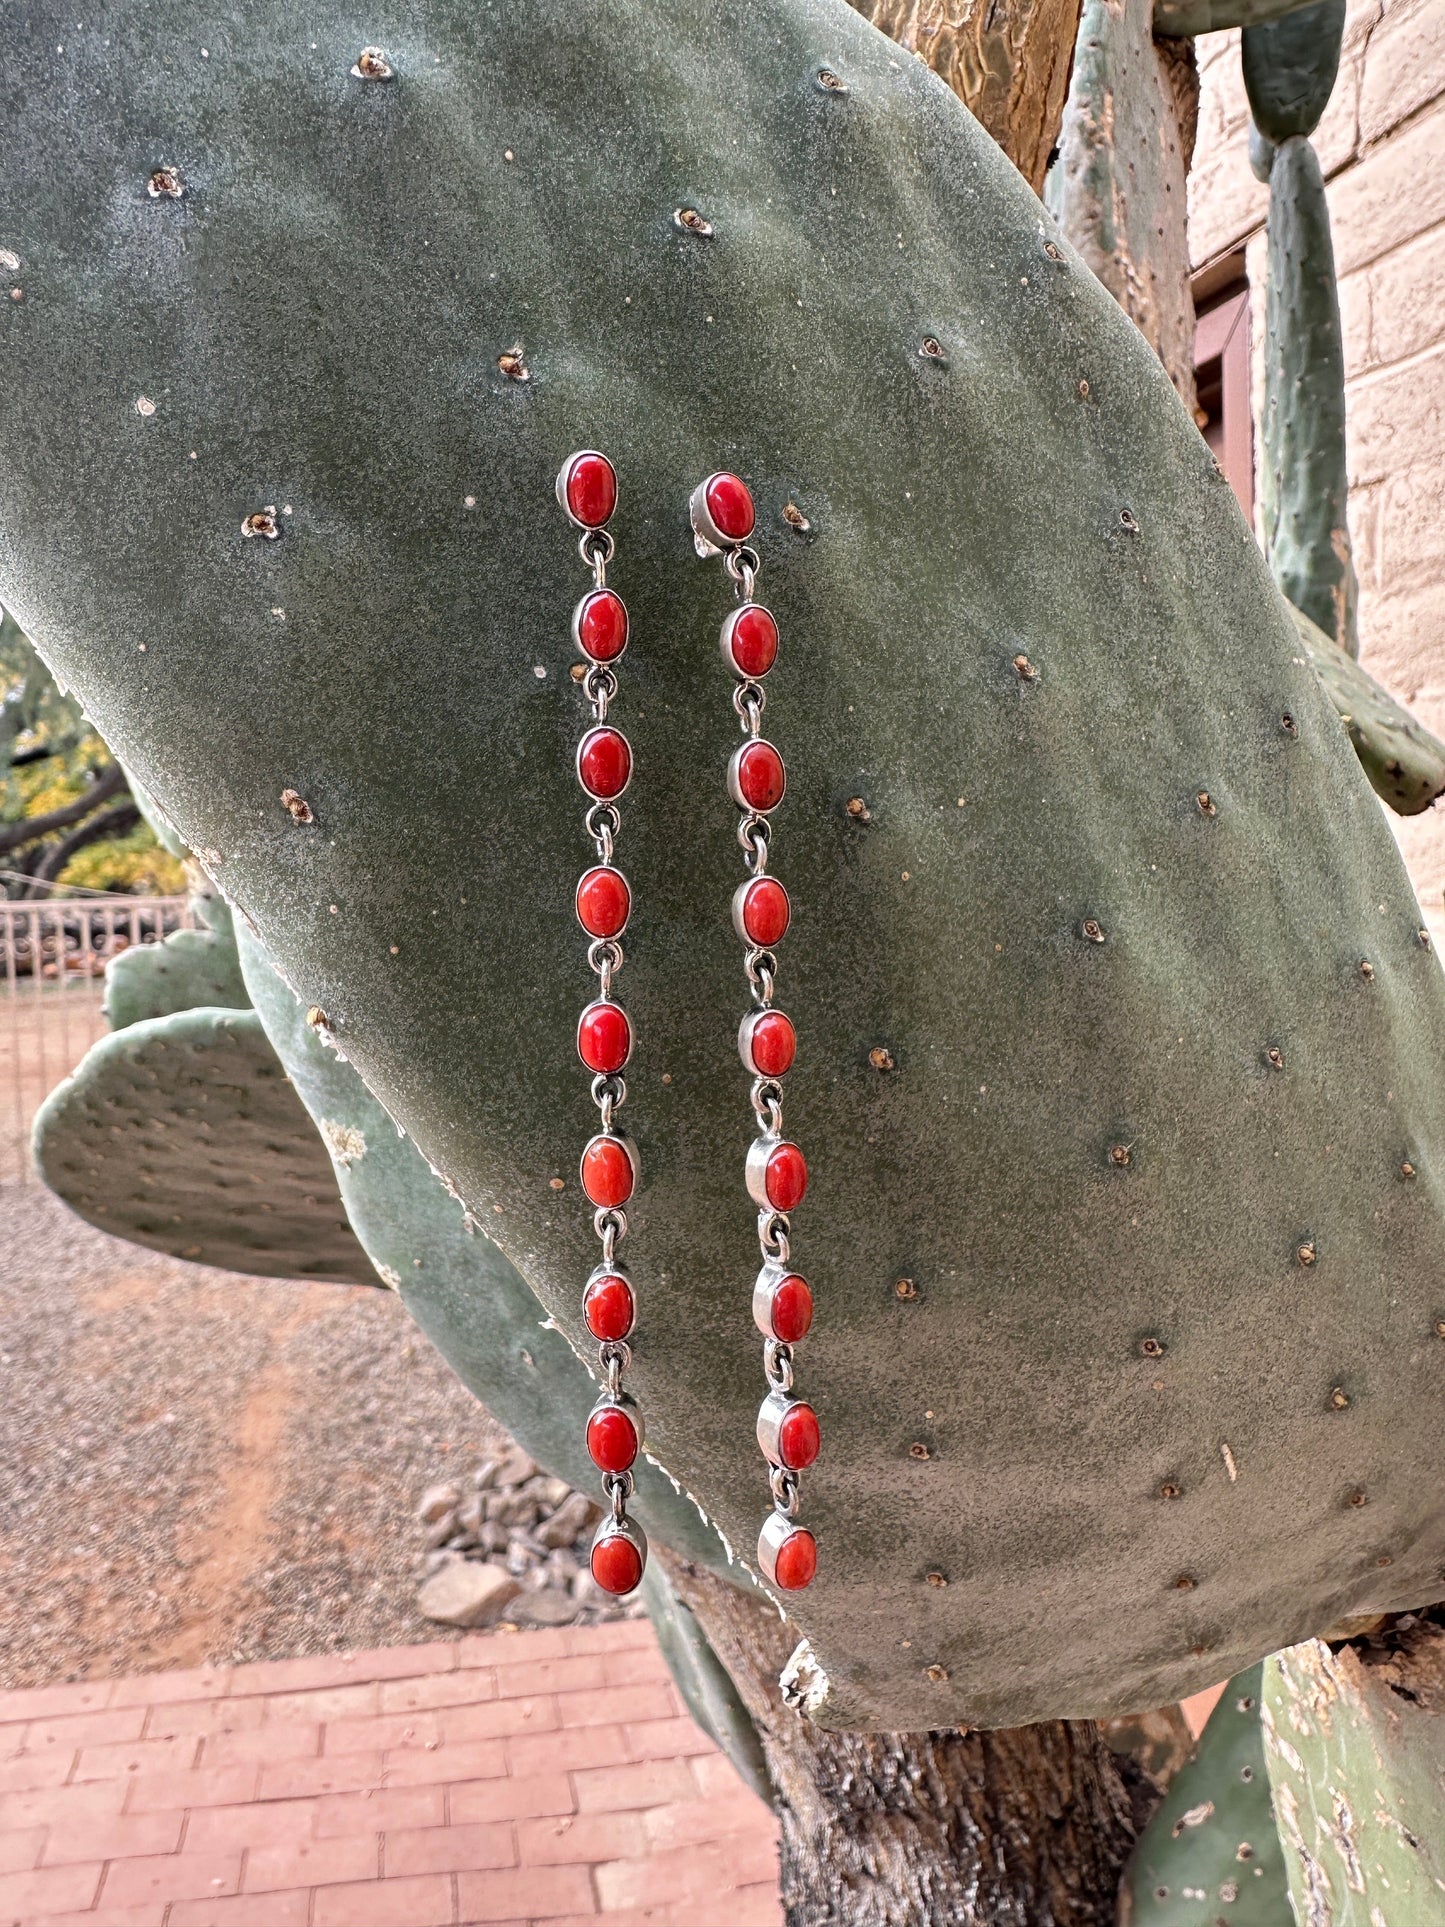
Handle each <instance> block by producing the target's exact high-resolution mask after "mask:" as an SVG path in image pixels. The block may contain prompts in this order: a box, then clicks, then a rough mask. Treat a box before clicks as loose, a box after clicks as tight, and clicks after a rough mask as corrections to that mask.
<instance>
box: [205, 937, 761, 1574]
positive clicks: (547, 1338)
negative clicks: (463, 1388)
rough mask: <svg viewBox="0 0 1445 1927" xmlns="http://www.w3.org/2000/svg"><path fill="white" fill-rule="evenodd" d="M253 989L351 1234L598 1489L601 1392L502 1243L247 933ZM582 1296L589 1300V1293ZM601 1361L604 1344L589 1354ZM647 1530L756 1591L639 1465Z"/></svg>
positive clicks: (483, 1393) (468, 1381) (514, 1420)
mask: <svg viewBox="0 0 1445 1927" xmlns="http://www.w3.org/2000/svg"><path fill="white" fill-rule="evenodd" d="M237 936H238V938H239V945H240V954H241V967H242V970H243V972H244V974H245V980H246V988H247V990H248V992H249V994H250V996H251V998H252V999H253V1000H254V1002H255V1006H256V1009H257V1012H258V1013H259V1015H260V1019H261V1022H262V1023H263V1024H264V1026H265V1028H266V1033H267V1035H268V1037H269V1038H270V1040H271V1043H272V1045H273V1046H274V1048H275V1051H276V1053H277V1055H278V1056H279V1057H280V1060H281V1063H282V1064H283V1065H284V1067H285V1070H286V1073H287V1076H288V1077H289V1078H290V1081H291V1084H292V1086H293V1087H294V1089H295V1092H296V1094H297V1095H298V1096H299V1097H300V1099H301V1102H302V1103H303V1104H304V1105H305V1107H306V1111H307V1114H308V1118H309V1121H310V1122H311V1123H312V1124H314V1125H315V1127H316V1129H317V1130H318V1131H319V1132H320V1133H321V1138H322V1141H323V1142H324V1143H325V1145H326V1147H327V1149H328V1150H329V1151H330V1153H331V1158H332V1162H333V1164H334V1166H335V1187H336V1188H338V1189H339V1190H340V1192H341V1198H342V1202H343V1204H344V1205H345V1207H346V1213H347V1217H348V1218H349V1220H350V1222H351V1226H352V1229H353V1230H354V1232H355V1233H356V1236H357V1237H358V1239H360V1241H361V1244H362V1245H363V1247H364V1248H365V1250H366V1252H367V1255H368V1256H369V1257H370V1259H371V1261H372V1263H373V1265H374V1266H375V1267H376V1271H377V1273H378V1275H379V1276H380V1277H381V1278H382V1280H383V1282H385V1283H386V1284H389V1285H390V1286H391V1287H392V1288H393V1289H394V1290H396V1291H399V1292H400V1293H401V1296H402V1301H403V1303H404V1304H405V1305H406V1308H407V1310H408V1311H409V1312H410V1313H411V1314H412V1316H413V1317H414V1318H415V1319H416V1321H417V1323H418V1324H419V1325H420V1326H421V1328H422V1330H423V1331H424V1332H425V1333H426V1335H427V1337H428V1338H430V1339H431V1341H432V1343H433V1344H434V1345H435V1346H436V1347H437V1349H438V1351H440V1352H441V1354H442V1356H443V1357H444V1358H445V1359H446V1361H447V1363H448V1364H449V1365H450V1366H451V1367H452V1369H453V1371H455V1372H456V1374H457V1376H458V1377H459V1378H460V1379H461V1380H462V1381H463V1383H464V1384H465V1385H467V1386H468V1388H469V1389H470V1390H471V1391H472V1392H474V1393H475V1394H476V1396H477V1397H478V1398H479V1399H480V1400H481V1401H482V1403H483V1405H485V1406H486V1408H487V1410H488V1411H489V1412H490V1413H491V1414H492V1416H493V1417H494V1418H495V1419H497V1420H498V1421H499V1422H500V1423H501V1424H502V1425H504V1426H505V1427H506V1428H507V1430H508V1431H509V1432H510V1433H511V1435H512V1437H513V1438H514V1439H516V1440H517V1442H518V1443H519V1444H520V1445H521V1446H522V1447H523V1449H524V1450H525V1451H526V1452H528V1453H530V1455H531V1456H532V1457H533V1458H534V1459H535V1460H536V1461H537V1463H538V1464H539V1465H542V1466H545V1467H546V1469H547V1470H548V1471H549V1472H551V1473H554V1474H556V1475H557V1476H559V1477H561V1478H564V1479H566V1480H568V1482H569V1483H570V1484H572V1485H573V1486H575V1487H577V1489H578V1490H579V1491H584V1492H587V1491H594V1490H596V1488H597V1477H598V1475H597V1468H596V1467H595V1466H594V1465H593V1463H592V1461H591V1459H590V1458H589V1457H588V1455H587V1448H586V1445H585V1444H584V1442H583V1435H584V1432H585V1429H586V1424H587V1414H588V1412H589V1411H590V1410H591V1408H592V1405H593V1403H594V1401H595V1399H596V1397H597V1385H596V1383H595V1382H594V1380H593V1379H592V1378H591V1376H590V1375H589V1373H588V1371H587V1368H586V1366H585V1365H584V1364H583V1363H582V1360H581V1359H580V1358H579V1357H578V1356H577V1354H576V1352H574V1351H573V1349H572V1347H571V1345H569V1344H568V1342H567V1340H566V1338H564V1337H563V1335H562V1333H561V1332H560V1331H559V1330H557V1328H556V1327H555V1325H553V1324H552V1323H551V1321H550V1320H549V1319H548V1317H547V1313H546V1310H545V1308H544V1307H543V1306H542V1305H541V1304H540V1303H539V1302H538V1300H537V1297H536V1294H535V1293H534V1292H533V1291H532V1290H531V1289H530V1287H529V1286H528V1284H527V1283H526V1280H525V1279H524V1278H523V1277H522V1275H521V1273H520V1272H518V1271H517V1269H516V1268H515V1266H513V1265H512V1264H511V1263H509V1261H508V1260H507V1259H506V1258H504V1257H503V1255H502V1253H501V1252H500V1251H499V1250H498V1249H497V1247H496V1245H495V1244H493V1242H492V1240H491V1239H490V1238H488V1237H487V1236H486V1235H485V1233H484V1232H483V1231H482V1230H481V1228H480V1227H479V1226H478V1225H477V1224H476V1223H475V1221H474V1220H473V1219H472V1218H471V1217H470V1216H469V1215H468V1214H467V1212H466V1211H465V1210H464V1208H463V1206H462V1205H461V1203H460V1202H459V1200H457V1199H456V1198H455V1197H449V1196H448V1195H447V1192H446V1190H445V1188H444V1187H443V1185H442V1183H441V1181H440V1180H439V1179H438V1177H437V1175H436V1173H435V1172H434V1171H433V1170H432V1169H431V1168H430V1166H429V1165H428V1164H427V1161H426V1159H425V1158H424V1157H423V1156H422V1155H421V1153H420V1151H418V1150H417V1148H416V1146H415V1145H414V1144H413V1143H412V1142H411V1140H410V1138H407V1137H403V1136H402V1134H401V1133H400V1132H399V1131H398V1130H397V1128H396V1126H395V1124H393V1123H392V1121H391V1119H390V1118H389V1117H388V1116H387V1114H386V1112H385V1111H384V1110H383V1109H382V1107H381V1106H380V1104H378V1103H377V1101H376V1099H375V1098H374V1097H373V1096H372V1095H371V1093H370V1092H369V1091H368V1090H367V1088H366V1086H365V1085H364V1084H363V1083H362V1081H361V1079H360V1078H359V1077H358V1076H357V1074H356V1072H355V1071H354V1070H353V1069H352V1067H351V1065H350V1064H348V1063H346V1062H345V1061H344V1060H343V1059H342V1058H341V1057H340V1056H339V1055H338V1054H337V1052H336V1051H335V1050H333V1049H331V1048H330V1047H329V1046H328V1045H326V1044H324V1043H323V1042H322V1041H321V1039H320V1038H319V1037H318V1036H317V1033H316V1031H315V1029H314V1028H313V1027H312V1025H310V1024H308V1023H307V1021H306V1013H305V1010H304V1009H303V1007H302V1006H301V1005H300V1004H299V1003H298V1002H297V1001H296V997H295V994H294V993H293V992H292V991H291V990H290V989H289V988H288V986H287V985H286V984H285V983H284V982H283V981H282V980H281V978H280V977H279V976H278V975H277V973H276V971H275V969H274V968H273V967H272V964H271V962H270V959H269V958H268V957H267V955H266V953H265V951H264V949H263V948H262V947H261V945H260V944H259V943H258V942H257V941H256V939H255V938H254V937H252V936H251V935H250V934H249V933H248V932H247V931H246V930H245V929H244V928H241V929H239V930H238V931H237ZM578 1295H579V1296H580V1292H579V1294H578ZM589 1350H590V1355H592V1356H595V1354H596V1347H595V1345H594V1346H592V1347H590V1348H589ZM636 1476H637V1495H636V1499H635V1506H636V1510H637V1515H638V1517H639V1518H640V1519H641V1521H642V1524H643V1527H644V1529H645V1530H646V1531H647V1532H649V1533H655V1534H656V1535H657V1536H658V1537H659V1538H660V1539H662V1540H664V1541H665V1542H666V1543H667V1544H668V1545H670V1546H672V1547H673V1548H674V1549H675V1550H676V1551H678V1552H680V1553H683V1554H684V1555H685V1556H686V1557H687V1558H689V1559H693V1560H697V1561H699V1562H700V1563H702V1564H704V1565H707V1566H710V1567H711V1568H712V1569H713V1570H714V1571H717V1572H721V1573H723V1574H725V1575H728V1576H731V1577H733V1578H735V1579H736V1580H738V1582H739V1583H740V1584H744V1585H746V1584H748V1583H750V1582H749V1581H748V1579H747V1577H746V1575H745V1574H744V1573H743V1571H742V1570H741V1568H740V1567H738V1566H736V1565H732V1564H731V1563H730V1562H729V1560H728V1557H727V1553H726V1551H725V1549H724V1547H723V1544H722V1541H721V1540H720V1539H719V1537H718V1535H717V1533H716V1532H714V1531H713V1529H712V1528H711V1527H710V1526H709V1525H708V1524H707V1522H706V1521H705V1520H704V1518H703V1516H702V1514H701V1512H700V1511H699V1510H698V1508H697V1506H696V1505H695V1504H694V1503H693V1501H692V1500H691V1499H689V1498H687V1497H686V1495H685V1494H683V1493H680V1492H678V1491H677V1489H676V1488H675V1487H674V1485H673V1484H672V1482H671V1480H669V1479H668V1478H666V1477H665V1476H664V1475H663V1474H662V1473H661V1472H659V1471H658V1470H657V1468H656V1467H655V1466H651V1465H648V1464H647V1463H646V1462H645V1461H644V1462H642V1463H640V1464H639V1465H638V1467H637V1472H636Z"/></svg>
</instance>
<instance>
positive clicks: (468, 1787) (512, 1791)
mask: <svg viewBox="0 0 1445 1927" xmlns="http://www.w3.org/2000/svg"><path fill="white" fill-rule="evenodd" d="M448 1798H449V1801H450V1809H451V1818H452V1825H453V1826H460V1825H463V1824H465V1823H466V1822H468V1821H473V1820H520V1819H527V1818H530V1817H532V1816H533V1815H536V1814H548V1813H571V1812H572V1810H573V1800H572V1782H571V1781H570V1780H569V1779H568V1778H567V1775H566V1774H565V1773H536V1774H533V1775H531V1776H530V1777H529V1778H527V1779H516V1778H513V1777H512V1776H510V1775H508V1776H506V1777H504V1778H502V1779H499V1780H468V1781H467V1782H466V1783H465V1784H464V1785H462V1786H454V1787H452V1789H451V1791H450V1794H449V1795H448Z"/></svg>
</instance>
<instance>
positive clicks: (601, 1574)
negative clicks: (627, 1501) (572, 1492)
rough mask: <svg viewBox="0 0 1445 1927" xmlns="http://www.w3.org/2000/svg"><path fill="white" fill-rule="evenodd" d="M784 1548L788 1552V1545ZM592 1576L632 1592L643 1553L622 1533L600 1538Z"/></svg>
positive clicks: (607, 1588) (613, 1589) (607, 1586)
mask: <svg viewBox="0 0 1445 1927" xmlns="http://www.w3.org/2000/svg"><path fill="white" fill-rule="evenodd" d="M783 1550H784V1551H785V1552H786V1551H787V1547H786V1546H785V1547H784V1548H783ZM816 1563H817V1561H816V1558H815V1560H814V1564H816ZM592 1577H593V1578H594V1579H595V1580H596V1582H597V1584H598V1585H599V1586H600V1587H601V1588H602V1590H603V1592H610V1593H624V1592H632V1591H633V1590H634V1589H635V1588H636V1586H637V1584H638V1582H639V1580H640V1579H641V1578H642V1554H641V1553H640V1552H639V1551H638V1550H637V1547H636V1546H635V1545H633V1543H632V1541H631V1540H630V1539H624V1538H623V1536H622V1534H621V1533H618V1534H616V1535H615V1537H613V1538H611V1539H599V1540H598V1541H597V1544H596V1545H595V1546H593V1548H592ZM809 1577H811V1574H810V1575H809ZM783 1583H784V1582H783V1581H782V1580H781V1579H780V1580H779V1581H778V1584H779V1585H782V1584H783ZM807 1583H808V1581H807V1580H806V1579H804V1580H802V1581H800V1584H802V1585H807Z"/></svg>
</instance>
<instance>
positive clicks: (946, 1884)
mask: <svg viewBox="0 0 1445 1927" xmlns="http://www.w3.org/2000/svg"><path fill="white" fill-rule="evenodd" d="M654 1550H655V1556H658V1557H660V1558H662V1559H663V1561H664V1563H665V1565H666V1567H667V1572H668V1576H669V1578H670V1579H671V1581H672V1583H673V1585H674V1587H675V1588H676V1590H677V1591H678V1593H679V1594H680V1595H681V1597H682V1598H683V1600H684V1601H685V1602H686V1604H687V1605H688V1606H689V1607H691V1609H692V1611H693V1612H694V1614H695V1615H696V1616H697V1619H698V1621H699V1622H700V1624H701V1626H702V1629H703V1631H704V1632H705V1633H706V1634H707V1637H708V1639H709V1641H710V1642H711V1644H712V1647H713V1650H714V1651H715V1652H716V1653H717V1655H718V1657H719V1659H721V1661H722V1662H723V1664H724V1666H726V1668H727V1670H728V1672H729V1673H730V1674H731V1675H732V1678H733V1680H734V1682H735V1683H736V1685H737V1688H738V1691H739V1693H740V1694H741V1695H742V1697H743V1699H744V1701H745V1702H746V1704H747V1707H748V1710H749V1712H750V1713H751V1714H752V1716H753V1719H754V1720H755V1721H756V1723H757V1727H758V1731H759V1733H760V1735H761V1737H762V1742H763V1750H764V1752H765V1754H766V1756H767V1761H768V1770H769V1772H770V1774H771V1775H772V1780H773V1786H774V1790H775V1791H774V1804H775V1806H776V1808H777V1811H778V1815H779V1818H780V1820H781V1823H782V1892H783V1905H784V1910H785V1914H786V1919H787V1923H788V1927H1112V1923H1113V1921H1114V1918H1115V1906H1116V1899H1117V1892H1118V1886H1119V1877H1120V1874H1121V1872H1122V1870H1123V1866H1124V1862H1125V1860H1126V1859H1127V1857H1128V1854H1129V1852H1130V1850H1131V1849H1132V1847H1133V1844H1134V1840H1135V1838H1136V1833H1137V1829H1138V1827H1139V1826H1140V1825H1141V1824H1142V1815H1141V1809H1143V1808H1147V1806H1148V1805H1149V1803H1150V1798H1151V1794H1152V1790H1149V1789H1141V1787H1140V1786H1139V1785H1138V1784H1137V1782H1138V1781H1139V1779H1140V1778H1141V1776H1139V1775H1138V1773H1137V1771H1136V1770H1134V1769H1132V1767H1131V1763H1130V1762H1129V1761H1127V1760H1123V1759H1120V1758H1118V1757H1117V1756H1116V1755H1114V1754H1113V1753H1111V1752H1110V1750H1109V1748H1108V1747H1107V1746H1106V1745H1105V1743H1104V1741H1103V1740H1102V1739H1101V1738H1100V1736H1099V1733H1098V1731H1097V1729H1096V1728H1095V1727H1094V1726H1093V1725H1092V1724H1091V1723H1089V1722H1087V1721H1079V1722H1072V1723H1064V1722H1053V1723H1050V1724H1045V1725H1040V1726H1025V1727H1017V1728H1014V1729H1012V1730H1010V1731H1006V1732H997V1733H961V1732H940V1733H825V1732H824V1731H823V1730H822V1729H821V1728H819V1727H816V1726H814V1725H812V1724H811V1723H810V1722H809V1721H807V1720H805V1719H803V1718H802V1717H801V1716H800V1715H799V1714H798V1713H796V1712H794V1711H793V1709H792V1708H791V1707H790V1706H788V1705H785V1704H784V1701H783V1696H782V1693H781V1692H780V1690H779V1688H778V1685H777V1680H778V1677H779V1674H780V1673H781V1672H782V1670H783V1668H784V1666H785V1665H786V1663H787V1661H788V1658H789V1656H790V1654H791V1653H792V1650H793V1648H794V1646H795V1645H796V1643H797V1641H796V1635H795V1634H794V1633H793V1631H792V1630H791V1629H790V1628H789V1627H788V1626H786V1625H784V1624H783V1622H782V1621H781V1620H780V1619H779V1618H778V1616H777V1614H776V1613H775V1612H774V1611H773V1610H772V1609H771V1607H769V1606H768V1605H767V1603H766V1602H765V1601H764V1600H762V1599H761V1598H760V1597H756V1596H751V1595H749V1594H746V1593H744V1592H742V1591H740V1590H739V1589H737V1588H736V1587H733V1586H730V1585H728V1584H727V1583H726V1582H725V1581H723V1580H720V1579H717V1578H714V1577H713V1576H712V1575H711V1574H710V1573H707V1572H705V1571H703V1570H702V1569H701V1568H699V1567H697V1566H694V1565H691V1564H689V1563H688V1562H687V1561H685V1560H681V1559H679V1558H677V1557H676V1556H675V1555H674V1554H672V1553H668V1552H665V1551H663V1550H662V1549H660V1548H655V1549H654Z"/></svg>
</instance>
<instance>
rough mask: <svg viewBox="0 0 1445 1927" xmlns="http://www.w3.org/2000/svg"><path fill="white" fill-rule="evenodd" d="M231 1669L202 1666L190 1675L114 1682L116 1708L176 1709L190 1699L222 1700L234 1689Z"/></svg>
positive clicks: (140, 1676)
mask: <svg viewBox="0 0 1445 1927" xmlns="http://www.w3.org/2000/svg"><path fill="white" fill-rule="evenodd" d="M232 1672H233V1669H232V1668H231V1667H229V1666H199V1667H197V1668H196V1669H195V1671H194V1672H188V1673H138V1674H137V1675H136V1676H135V1678H133V1679H118V1680H115V1681H114V1682H113V1683H112V1688H111V1695H110V1702H109V1703H110V1705H112V1706H172V1705H180V1704H181V1703H182V1702H184V1701H186V1700H209V1699H220V1698H221V1697H222V1695H223V1694H225V1693H228V1692H230V1690H231V1676H232Z"/></svg>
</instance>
